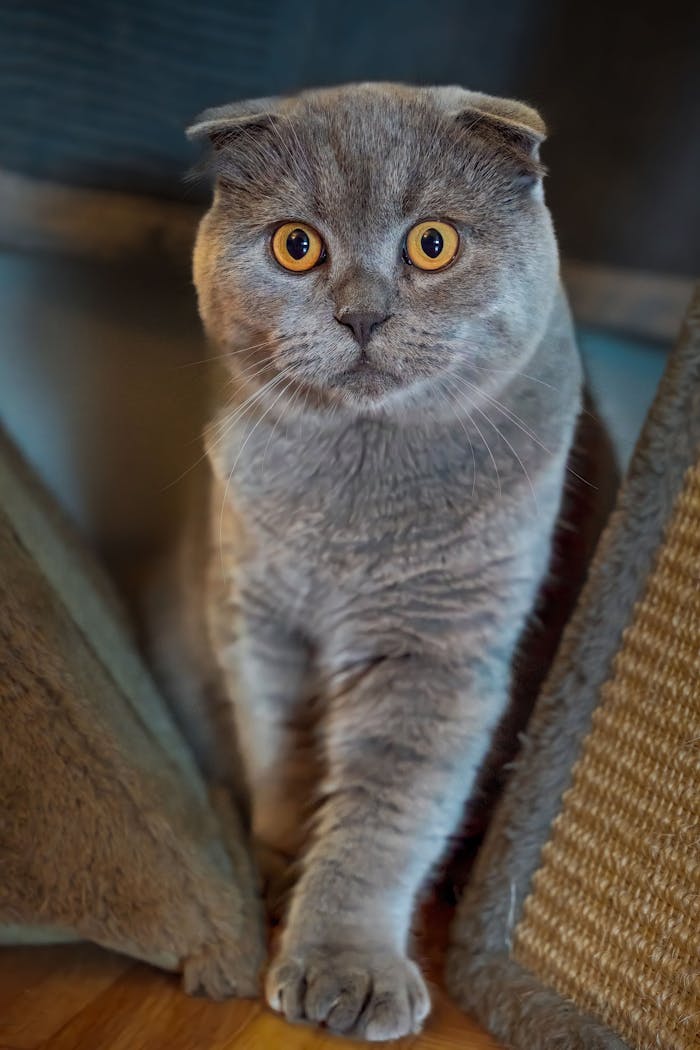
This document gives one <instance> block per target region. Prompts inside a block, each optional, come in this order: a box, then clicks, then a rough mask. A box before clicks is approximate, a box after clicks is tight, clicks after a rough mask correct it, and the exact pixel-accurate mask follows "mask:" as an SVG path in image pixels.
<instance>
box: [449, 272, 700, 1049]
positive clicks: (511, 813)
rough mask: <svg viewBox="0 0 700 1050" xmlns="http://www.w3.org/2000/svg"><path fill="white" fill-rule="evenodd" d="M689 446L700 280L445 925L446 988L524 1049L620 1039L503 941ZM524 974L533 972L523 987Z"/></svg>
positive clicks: (698, 370)
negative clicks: (512, 954) (526, 967)
mask: <svg viewBox="0 0 700 1050" xmlns="http://www.w3.org/2000/svg"><path fill="white" fill-rule="evenodd" d="M698 454H700V286H698V288H697V290H696V294H695V298H694V301H693V303H692V304H691V308H690V310H689V313H688V316H687V320H686V326H685V329H684V331H683V333H682V335H681V339H680V341H679V344H678V346H677V348H676V350H675V351H674V353H673V354H672V356H671V358H670V359H669V363H668V366H667V369H666V372H665V374H664V377H663V379H662V381H661V385H660V387H659V391H658V393H657V396H656V399H655V401H654V405H653V407H652V409H651V412H650V414H649V418H648V420H647V422H646V424H645V426H644V429H643V431H642V435H641V437H640V440H639V442H638V445H637V450H636V453H635V456H634V458H633V460H632V463H631V466H630V470H629V473H628V476H627V478H626V480H625V483H624V486H623V488H622V491H621V493H620V496H619V500H618V504H617V507H616V509H615V512H614V514H613V515H612V517H611V519H610V522H609V524H608V527H607V529H606V531H605V533H604V535H603V538H602V540H601V543H600V545H599V547H598V550H597V552H596V556H595V559H594V562H593V564H592V566H591V569H590V573H589V580H588V583H587V585H586V588H585V590H584V592H583V594H582V597H581V601H580V602H579V605H578V607H577V610H576V613H575V615H574V616H573V618H572V620H571V622H570V623H569V626H568V627H567V630H566V632H565V634H564V638H563V642H562V645H561V648H560V650H559V654H558V657H557V661H556V663H555V665H554V667H553V668H552V671H551V673H550V675H549V678H548V680H547V682H546V684H545V687H544V689H543V692H542V694H541V696H540V698H539V700H538V703H537V707H536V709H535V713H534V715H533V718H532V720H531V722H530V725H529V727H528V732H527V735H526V738H525V740H524V742H523V747H522V749H521V753H520V755H519V757H518V760H517V763H516V766H515V769H514V771H513V774H512V776H511V779H510V781H509V785H508V790H507V793H506V795H505V796H504V798H503V800H502V802H501V804H500V806H499V809H498V812H497V814H496V818H495V819H494V821H493V823H492V824H491V827H490V829H489V833H488V836H487V839H486V842H485V844H484V847H483V849H482V851H481V853H480V856H479V859H478V861H477V864H476V868H475V871H474V875H473V878H472V881H471V883H470V885H469V887H468V888H467V891H466V893H465V895H464V897H463V898H462V901H461V904H460V908H459V912H458V915H457V918H456V920H455V923H454V927H453V931H452V948H451V950H450V953H449V956H448V962H447V981H448V987H449V989H450V991H451V992H452V994H453V995H454V996H455V998H456V999H457V1000H458V1001H459V1002H460V1003H461V1004H462V1005H463V1006H464V1007H465V1008H466V1009H468V1010H470V1011H473V1012H474V1013H476V1015H477V1016H478V1017H479V1018H480V1019H481V1021H482V1022H483V1023H484V1024H486V1025H487V1026H488V1027H489V1029H490V1030H491V1031H492V1032H493V1033H494V1034H495V1035H496V1036H497V1037H499V1038H500V1039H503V1040H506V1041H508V1043H509V1044H512V1045H513V1046H514V1047H522V1048H523V1050H525V1048H526V1050H539V1048H540V1047H541V1048H545V1047H547V1048H548V1047H550V1046H558V1045H561V1046H562V1047H564V1046H566V1047H567V1048H568V1047H569V1046H571V1047H578V1046H596V1047H597V1046H605V1047H607V1046H611V1047H612V1046H616V1047H617V1046H623V1045H624V1044H623V1043H622V1042H621V1041H619V1040H618V1038H617V1037H616V1036H614V1035H613V1034H612V1033H610V1032H609V1031H608V1030H607V1029H605V1028H604V1027H603V1026H602V1025H601V1026H599V1028H600V1034H599V1035H598V1036H597V1037H596V1039H593V1038H592V1037H591V1038H590V1041H583V1042H582V1041H581V1040H582V1038H583V1036H582V1035H581V1032H583V1031H584V1030H585V1032H587V1033H589V1034H590V1031H589V1029H590V1025H591V1023H592V1022H591V1021H590V1019H588V1018H586V1017H585V1016H583V1015H581V1014H580V1013H579V1012H578V1011H576V1010H572V1007H571V1004H570V1003H567V1002H565V1001H563V1000H562V999H560V998H559V997H558V996H557V995H556V994H555V993H554V992H551V991H547V990H544V989H542V988H541V986H540V985H539V984H538V982H537V981H535V979H534V978H532V977H531V976H530V975H525V974H524V973H523V971H521V970H520V969H519V968H518V967H516V966H515V964H514V963H513V962H512V960H510V958H509V951H510V946H511V942H512V939H513V934H514V931H515V928H516V926H517V925H518V923H519V922H520V918H521V915H522V908H523V904H524V901H525V898H526V897H527V894H528V892H529V889H530V884H531V880H532V878H533V875H534V874H535V871H536V870H537V868H538V865H539V858H540V853H541V850H542V847H543V845H544V844H545V842H546V841H547V838H548V835H549V829H550V826H551V824H552V821H553V820H554V819H555V817H556V815H557V813H558V812H559V810H560V807H561V799H562V795H563V793H564V791H565V790H566V789H567V788H568V787H569V784H570V781H571V774H572V770H573V766H574V763H575V762H576V760H577V758H578V756H579V753H580V749H581V743H582V741H583V739H584V738H585V736H586V735H587V733H588V730H589V727H590V723H591V718H592V715H593V712H594V709H595V707H596V705H597V703H598V697H599V692H600V688H601V686H602V685H603V683H604V682H605V681H606V680H607V678H608V677H609V674H610V670H611V667H612V663H613V659H614V657H615V654H616V652H617V650H618V648H619V645H620V642H621V639H622V633H623V631H624V629H625V627H626V626H627V624H628V623H629V622H630V619H631V616H632V612H633V609H634V605H635V603H636V602H637V600H638V599H639V598H640V597H641V594H642V591H643V588H644V586H645V583H646V580H647V578H648V575H649V573H650V571H651V569H652V566H653V564H654V560H655V558H656V556H657V551H658V549H659V544H660V543H661V540H662V537H663V533H664V530H665V528H666V524H667V522H668V517H669V515H670V513H671V510H672V507H673V504H674V501H675V499H676V496H677V495H678V493H679V492H680V490H681V487H682V484H683V477H684V474H685V472H686V470H687V469H688V468H689V467H690V466H691V465H693V464H694V463H695V462H696V460H697V456H698ZM523 982H526V983H527V982H530V985H531V991H530V993H529V994H528V995H524V994H523V988H522V983H523ZM535 992H537V994H535ZM555 1035H556V1036H557V1038H558V1039H559V1042H557V1041H556V1039H555ZM567 1040H568V1041H567Z"/></svg>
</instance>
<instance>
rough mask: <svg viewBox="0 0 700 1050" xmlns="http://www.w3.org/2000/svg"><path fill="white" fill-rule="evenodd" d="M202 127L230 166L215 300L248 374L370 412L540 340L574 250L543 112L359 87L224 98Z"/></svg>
mask: <svg viewBox="0 0 700 1050" xmlns="http://www.w3.org/2000/svg"><path fill="white" fill-rule="evenodd" d="M194 132H195V133H196V134H202V133H205V134H207V135H209V137H210V138H211V140H212V143H213V145H214V153H213V161H214V164H215V168H216V172H217V188H216V193H215V198H214V202H213V205H212V208H211V210H210V211H209V212H208V214H207V216H206V217H205V219H204V220H203V222H202V224H201V227H200V232H199V235H198V241H197V248H196V252H195V280H196V284H197V289H198V295H199V303H200V311H201V314H202V317H203V320H204V323H205V327H206V329H207V331H208V334H209V336H210V337H211V338H212V339H213V340H214V342H215V343H216V344H217V345H218V347H219V349H220V351H222V352H224V353H228V352H230V357H228V358H227V359H226V360H227V361H228V363H229V364H230V367H231V369H232V370H234V371H236V372H237V373H238V374H239V375H244V376H245V378H246V380H247V381H248V382H249V383H252V384H253V385H256V384H258V385H259V384H262V383H264V382H267V383H270V384H271V385H270V388H269V389H270V390H272V389H275V390H279V392H280V397H282V396H284V394H283V392H284V391H287V393H289V392H293V396H295V397H298V396H299V395H301V394H304V395H305V396H306V395H309V396H310V398H311V401H312V402H313V403H314V404H315V405H316V406H319V405H320V406H324V405H338V404H342V405H345V406H348V407H350V408H353V409H357V410H359V411H368V410H370V411H371V410H376V409H377V408H378V407H383V408H386V407H387V406H390V405H391V404H392V403H396V402H397V401H400V400H401V399H402V398H405V397H406V395H407V394H409V393H410V392H413V394H415V393H416V391H421V390H426V389H429V388H430V387H431V385H435V384H436V383H441V384H442V387H443V396H444V397H448V396H449V384H450V378H451V379H452V382H454V384H455V388H454V391H455V392H456V391H457V389H458V387H457V383H458V380H460V377H461V379H462V380H464V378H465V377H466V382H468V383H471V384H472V386H474V385H478V386H484V387H488V386H493V385H496V377H497V376H498V374H499V373H501V374H503V373H504V372H507V371H509V370H511V369H515V368H517V367H519V365H520V364H521V362H522V360H523V358H524V357H526V356H527V354H528V353H529V352H531V350H532V349H533V348H534V345H535V343H536V342H537V340H538V339H539V337H540V335H541V333H542V329H543V327H544V324H545V322H546V317H547V314H548V312H549V308H550V305H551V302H552V298H553V294H554V288H555V284H556V273H557V260H556V247H555V243H554V238H553V234H552V230H551V223H550V220H549V215H548V212H547V209H546V207H545V205H544V203H543V199H542V192H541V185H540V174H541V173H540V169H539V165H538V162H537V159H536V154H537V145H538V143H539V141H540V139H541V138H542V133H543V126H542V124H541V121H540V120H539V118H538V117H537V114H535V113H534V112H533V111H532V110H530V109H528V108H527V107H525V106H522V105H521V104H519V103H509V102H504V101H503V100H495V99H486V98H485V97H484V96H481V95H475V94H473V93H468V92H464V91H462V90H461V89H454V88H444V89H428V88H425V89H414V88H403V87H399V86H396V85H357V86H352V87H346V88H338V89H331V90H327V91H317V92H308V93H305V94H304V95H301V96H298V97H297V98H293V99H286V100H264V101H263V102H260V103H243V104H237V105H234V106H232V107H225V108H224V109H223V110H218V111H209V112H208V113H206V114H204V115H203V118H202V120H201V122H200V123H199V124H198V125H196V126H195V128H194ZM273 380H275V382H274V384H273V382H272V381H273ZM445 383H447V384H448V387H446V386H445Z"/></svg>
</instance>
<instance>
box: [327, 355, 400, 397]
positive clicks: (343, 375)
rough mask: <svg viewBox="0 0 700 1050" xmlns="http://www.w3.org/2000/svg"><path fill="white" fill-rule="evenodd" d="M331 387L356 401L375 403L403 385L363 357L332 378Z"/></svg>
mask: <svg viewBox="0 0 700 1050" xmlns="http://www.w3.org/2000/svg"><path fill="white" fill-rule="evenodd" d="M333 386H334V387H336V388H338V389H341V390H343V391H345V392H346V393H347V394H350V395H352V396H354V397H357V398H358V399H363V398H369V399H370V400H372V401H376V400H378V399H379V398H382V397H385V396H386V395H387V394H388V393H390V392H391V391H392V390H396V389H397V387H400V386H403V383H402V380H401V379H400V377H399V376H397V375H396V374H395V373H394V372H387V371H385V370H384V369H382V368H379V367H378V366H377V365H375V364H374V363H373V362H372V361H370V360H369V359H368V358H366V357H364V356H363V357H360V358H358V360H357V361H356V362H355V363H354V364H353V365H352V366H351V367H350V368H347V369H346V370H345V371H344V372H339V373H338V374H337V375H336V376H334V378H333Z"/></svg>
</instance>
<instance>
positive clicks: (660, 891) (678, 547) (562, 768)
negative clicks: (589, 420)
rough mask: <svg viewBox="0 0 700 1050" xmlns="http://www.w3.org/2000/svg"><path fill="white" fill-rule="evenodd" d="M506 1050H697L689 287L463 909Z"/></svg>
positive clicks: (696, 421)
mask: <svg viewBox="0 0 700 1050" xmlns="http://www.w3.org/2000/svg"><path fill="white" fill-rule="evenodd" d="M447 982H448V987H449V989H450V991H451V992H452V994H453V996H454V997H455V998H456V999H457V1001H458V1002H459V1003H460V1004H461V1005H462V1006H463V1007H464V1008H465V1009H466V1010H468V1011H470V1012H471V1013H474V1014H475V1015H476V1016H477V1017H478V1018H479V1020H480V1021H481V1022H482V1023H483V1024H484V1025H485V1026H486V1027H487V1028H488V1029H489V1030H490V1031H491V1032H492V1033H493V1034H494V1035H495V1036H496V1037H497V1038H499V1039H501V1040H502V1041H503V1042H504V1043H505V1044H506V1045H507V1046H509V1047H513V1048H515V1050H545V1048H546V1050H552V1048H557V1047H558V1048H561V1050H583V1048H586V1050H589V1048H603V1047H605V1048H613V1047H625V1046H630V1047H634V1048H636V1050H651V1048H652V1047H653V1048H655V1050H690V1048H691V1047H693V1048H696V1050H697V1048H698V1047H699V1046H700V287H698V289H697V291H696V294H695V298H694V301H693V303H692V305H691V308H690V311H689V313H688V316H687V320H686V325H685V328H684V330H683V332H682V334H681V338H680V341H679V343H678V346H677V347H676V349H675V351H674V353H673V354H672V355H671V358H670V360H669V363H668V367H667V370H666V373H665V375H664V378H663V380H662V382H661V385H660V388H659V391H658V394H657V397H656V400H655V402H654V405H653V407H652V410H651V412H650V414H649V418H648V420H647V423H646V425H645V427H644V430H643V432H642V435H641V437H640V439H639V442H638V444H637V448H636V452H635V455H634V458H633V462H632V465H631V467H630V470H629V474H628V476H627V479H626V482H625V484H624V486H623V488H622V491H621V494H620V497H619V500H618V505H617V508H616V510H615V512H614V514H613V516H612V519H611V521H610V523H609V524H608V527H607V529H606V531H605V533H604V535H603V538H602V540H601V543H600V545H599V547H598V551H597V554H596V557H595V560H594V563H593V566H592V569H591V571H590V573H589V579H588V583H587V585H586V588H585V590H584V592H583V595H582V597H581V599H580V601H579V604H578V607H577V610H576V612H575V614H574V616H573V618H572V620H571V622H570V624H569V626H568V628H567V630H566V632H565V635H564V639H563V642H562V645H561V647H560V650H559V654H558V656H557V659H556V661H555V663H554V666H553V668H552V670H551V672H550V674H549V677H548V679H547V681H546V683H545V686H544V689H543V691H542V693H541V695H540V698H539V700H538V703H537V707H536V709H535V713H534V715H533V717H532V720H531V722H530V724H529V727H528V731H527V734H526V738H525V741H524V746H523V748H522V751H521V753H520V756H519V758H518V760H517V763H516V766H515V769H514V771H513V773H512V776H511V778H510V780H509V783H508V788H507V791H506V794H505V796H504V797H503V798H502V800H501V803H500V806H499V809H498V811H497V814H496V817H495V820H494V822H493V823H492V825H491V827H490V829H489V832H488V834H487V838H486V841H485V845H484V847H483V850H482V852H481V854H480V856H479V859H478V861H477V864H476V869H475V873H474V876H473V879H472V881H471V883H470V885H469V887H468V889H467V890H466V892H465V894H464V896H463V898H462V901H461V904H460V906H459V910H458V914H457V918H456V921H455V923H454V926H453V930H452V947H451V950H450V952H449V955H448V962H447Z"/></svg>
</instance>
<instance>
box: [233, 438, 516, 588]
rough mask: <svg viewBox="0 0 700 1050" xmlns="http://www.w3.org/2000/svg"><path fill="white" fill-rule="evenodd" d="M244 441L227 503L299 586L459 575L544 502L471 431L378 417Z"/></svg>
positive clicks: (260, 562)
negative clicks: (435, 429)
mask: <svg viewBox="0 0 700 1050" xmlns="http://www.w3.org/2000/svg"><path fill="white" fill-rule="evenodd" d="M243 441H244V442H246V444H245V447H243V452H242V454H237V459H236V461H235V469H233V471H232V472H231V473H230V483H229V485H228V493H227V495H226V500H227V501H228V504H229V505H230V506H231V508H234V507H235V512H236V513H237V514H239V515H240V516H241V518H242V520H243V522H244V526H245V529H246V531H247V532H248V535H249V538H250V545H249V549H250V550H251V551H254V552H255V553H254V555H253V559H254V561H255V562H256V564H257V567H258V569H262V570H264V572H265V573H267V574H268V576H271V575H274V576H277V577H279V578H280V579H288V580H291V581H294V583H293V587H297V588H298V587H299V586H300V585H301V582H302V580H303V583H304V586H305V587H306V588H308V587H313V585H314V582H318V583H319V584H320V585H321V586H324V587H327V586H328V584H329V583H331V584H333V585H334V586H337V587H341V586H343V585H344V584H345V585H349V586H350V585H351V586H352V587H354V588H363V587H364V586H365V585H366V584H367V585H369V583H371V585H376V584H377V582H378V581H381V580H382V579H383V578H384V576H385V575H386V576H387V578H392V579H402V578H408V577H410V576H411V575H412V574H414V573H415V571H416V569H417V567H420V568H421V570H422V571H426V570H429V569H430V568H431V567H435V569H436V571H443V572H446V573H456V572H459V571H460V567H461V566H464V565H465V564H467V565H468V564H469V563H470V562H473V561H474V560H475V559H480V560H482V561H483V560H484V559H486V558H488V551H489V549H490V548H492V547H493V548H494V550H495V549H500V551H501V553H502V552H503V545H504V544H506V545H508V544H510V543H511V541H510V540H509V539H508V536H509V535H510V536H511V537H513V536H515V535H516V533H517V531H518V528H519V527H520V526H521V525H522V521H521V520H516V519H524V518H526V517H527V516H528V512H530V513H531V512H532V510H533V507H532V504H530V505H529V507H528V500H529V499H530V498H531V496H530V493H529V492H528V493H527V494H526V495H524V496H523V495H522V494H521V493H520V487H522V482H523V481H524V478H522V477H521V479H520V480H517V481H516V480H515V479H512V478H511V479H509V478H508V476H507V471H505V470H504V464H501V470H500V472H499V469H498V464H497V463H495V462H493V461H492V458H491V456H490V454H488V453H486V452H485V451H484V453H483V455H482V454H480V450H478V449H475V448H474V447H473V445H472V444H470V442H469V439H468V436H467V435H465V433H464V432H463V431H461V430H460V432H459V435H446V436H445V438H444V440H443V441H442V442H436V441H435V440H427V439H426V438H425V436H424V435H422V434H421V433H420V432H419V431H416V432H414V433H405V432H404V433H399V432H397V431H396V430H392V429H390V428H386V427H383V426H382V425H381V424H379V423H375V422H369V421H368V422H366V423H364V424H362V425H360V426H358V425H357V424H355V425H354V426H350V427H347V428H346V429H344V430H343V429H339V430H337V431H335V432H330V433H329V432H328V431H323V430H317V431H314V430H313V429H312V428H308V429H307V430H306V431H304V430H303V429H302V430H301V431H300V433H297V434H293V435H292V436H291V437H290V435H289V434H285V435H278V434H276V433H275V432H274V430H272V429H270V430H269V432H268V431H267V430H266V429H264V428H262V427H261V428H258V431H256V432H252V431H251V432H249V433H248V434H247V435H243ZM225 469H226V465H225V464H221V465H220V470H219V473H220V475H221V477H222V479H223V477H224V476H225ZM511 545H512V544H511ZM368 581H369V582H368Z"/></svg>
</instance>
